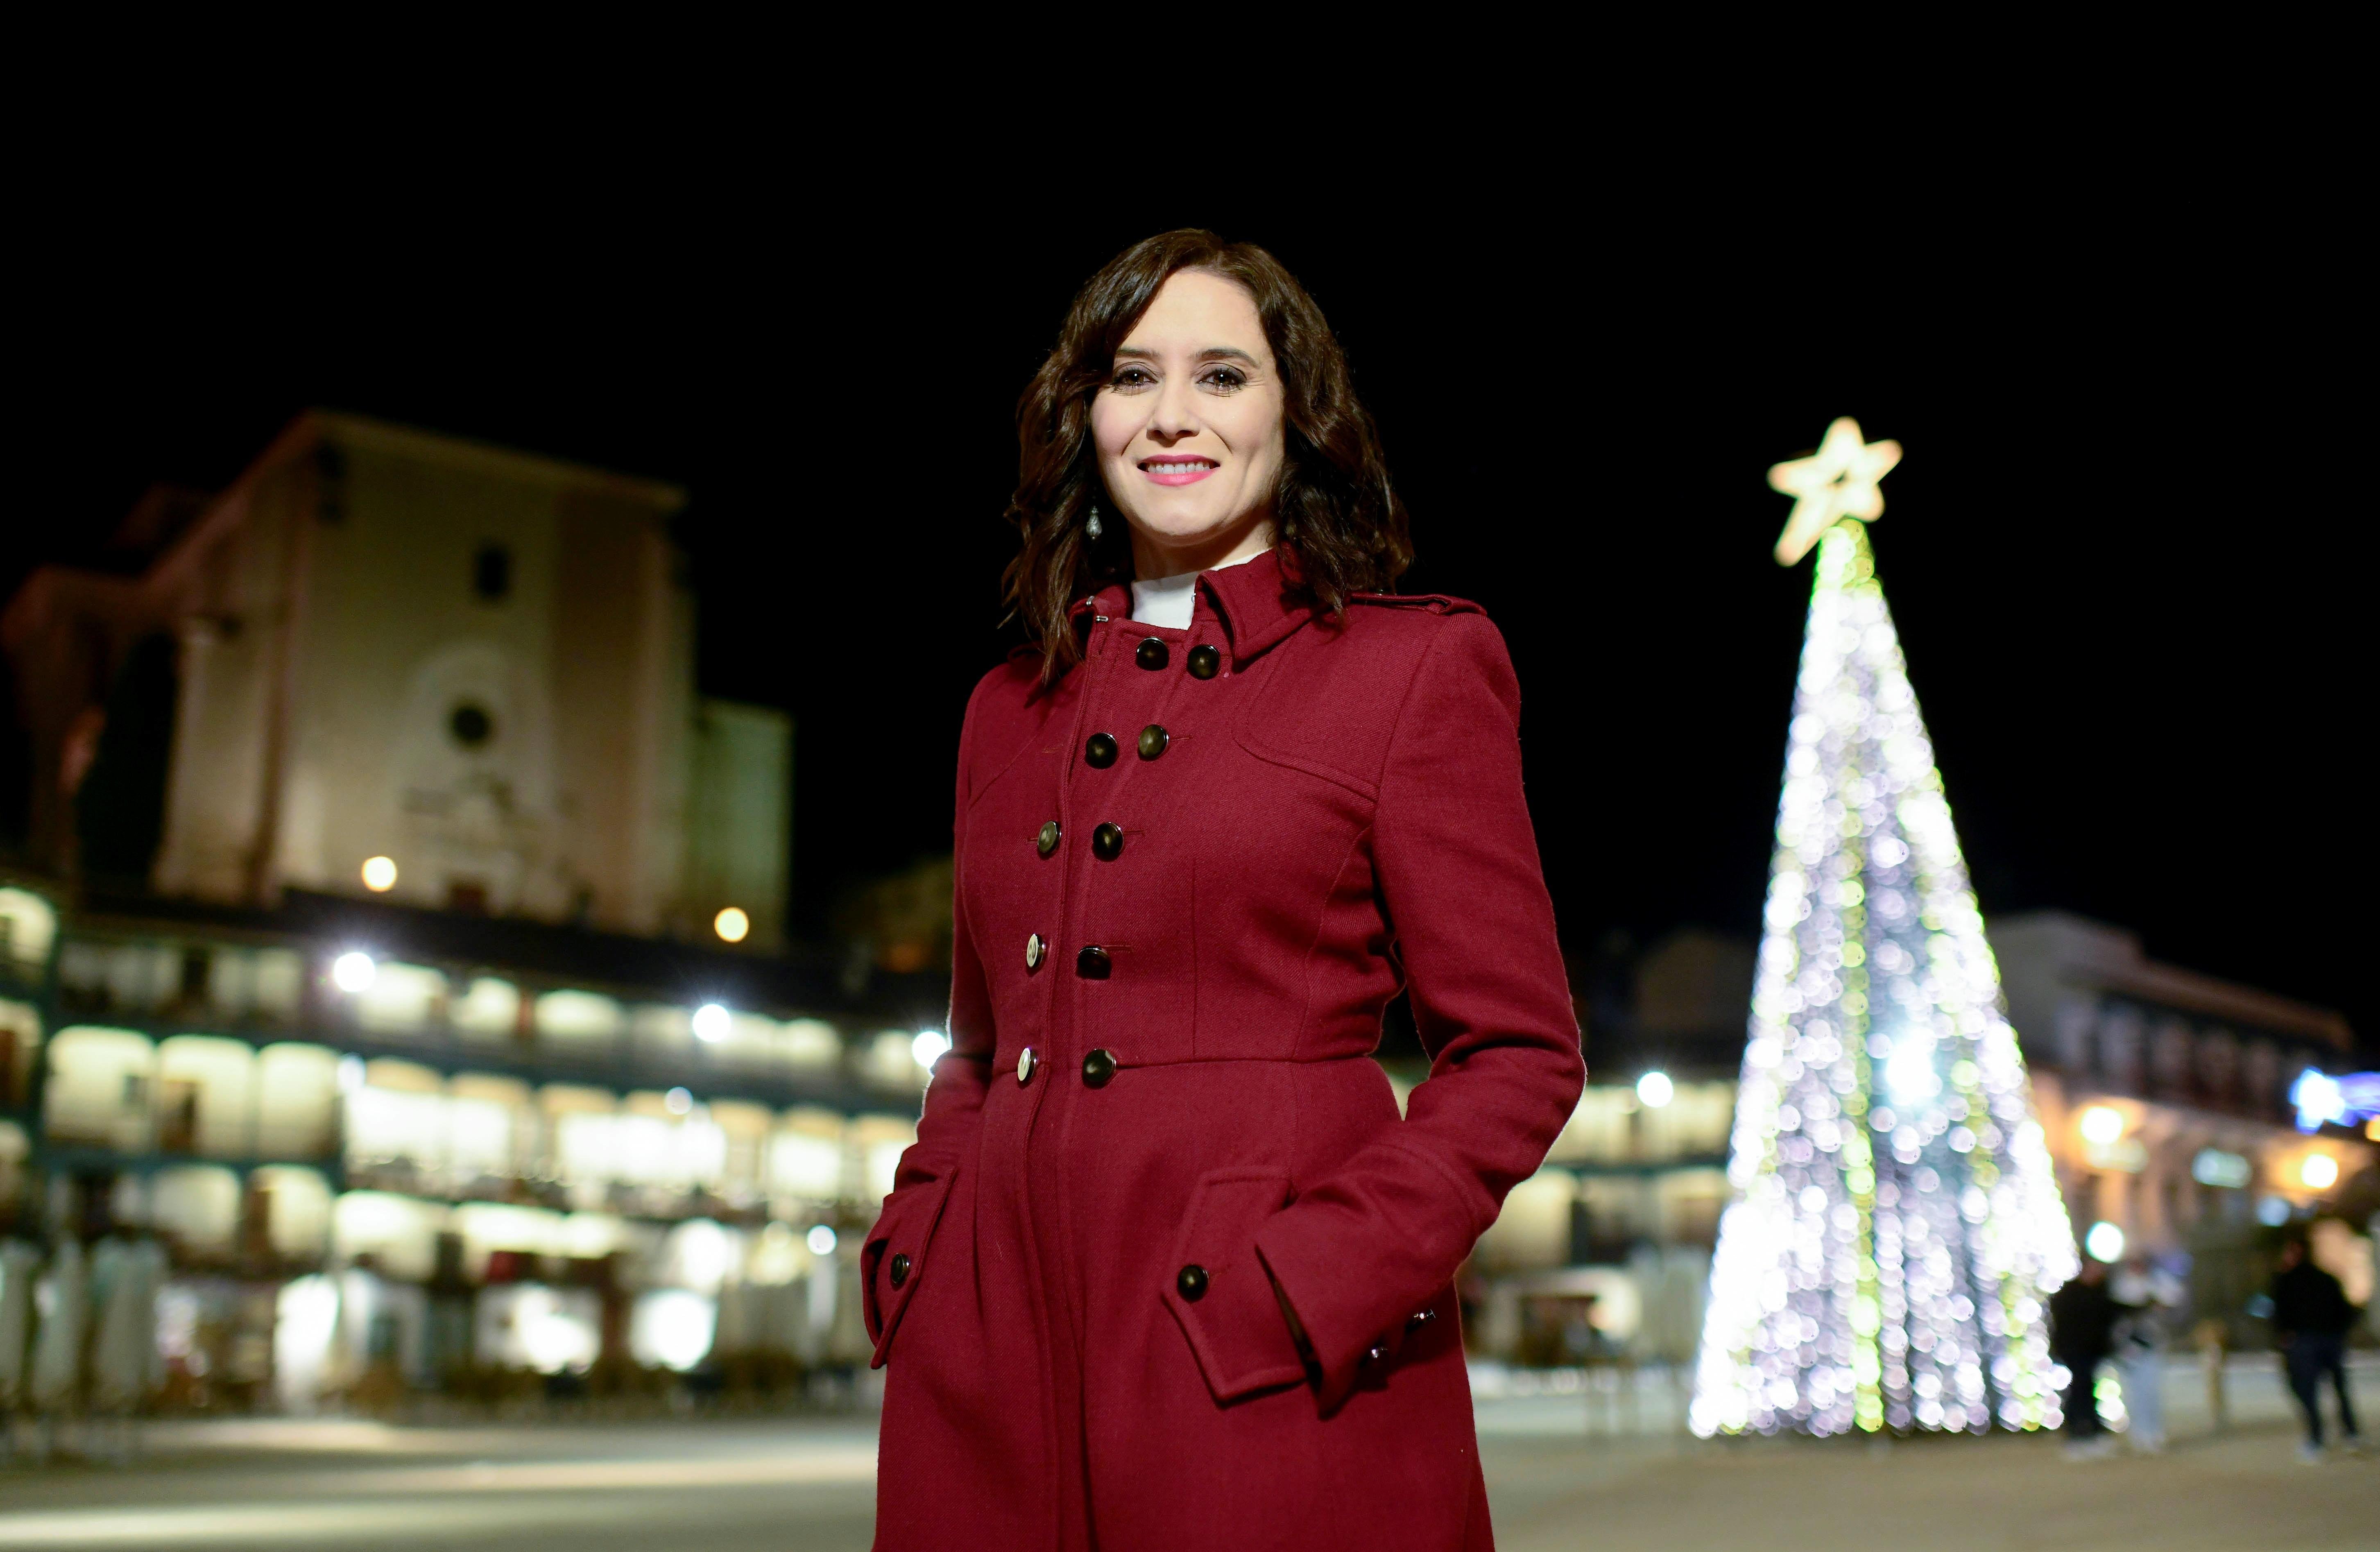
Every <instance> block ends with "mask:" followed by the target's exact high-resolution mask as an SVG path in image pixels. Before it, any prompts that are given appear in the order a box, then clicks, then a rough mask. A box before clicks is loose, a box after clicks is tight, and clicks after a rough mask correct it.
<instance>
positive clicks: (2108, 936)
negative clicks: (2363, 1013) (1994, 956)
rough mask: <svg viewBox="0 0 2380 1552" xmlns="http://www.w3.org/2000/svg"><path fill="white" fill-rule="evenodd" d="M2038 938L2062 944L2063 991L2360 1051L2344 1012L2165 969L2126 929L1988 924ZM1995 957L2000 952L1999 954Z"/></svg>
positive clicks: (2026, 920)
mask: <svg viewBox="0 0 2380 1552" xmlns="http://www.w3.org/2000/svg"><path fill="white" fill-rule="evenodd" d="M2039 934H2051V935H2054V936H2055V937H2056V938H2057V940H2058V947H2059V949H2060V951H2061V952H2058V954H2057V955H2056V956H2055V957H2056V972H2057V976H2058V980H2059V982H2060V983H2061V984H2064V985H2067V986H2072V987H2081V988H2090V989H2095V990H2099V991H2107V992H2113V993H2116V994H2117V995H2119V996H2130V997H2137V998H2139V999H2141V1000H2143V1001H2147V1002H2155V1003H2157V1004H2159V1005H2161V1006H2165V1007H2169V1008H2173V1009H2177V1010H2179V1011H2181V1012H2192V1013H2200V1014H2203V1015H2204V1016H2206V1017H2208V1018H2215V1019H2224V1020H2228V1021H2231V1022H2234V1023H2238V1024H2242V1025H2250V1026H2251V1027H2253V1028H2255V1029H2259V1030H2263V1031H2265V1032H2266V1033H2269V1034H2276V1035H2294V1036H2298V1037H2301V1038H2306V1039H2313V1040H2319V1041H2321V1042H2323V1043H2324V1044H2325V1045H2329V1046H2335V1047H2337V1048H2338V1049H2339V1050H2341V1051H2346V1052H2352V1051H2353V1050H2354V1049H2355V1034H2354V1031H2353V1030H2352V1029H2351V1028H2350V1026H2349V1025H2348V1022H2347V1016H2346V1015H2345V1014H2344V1013H2340V1012H2337V1011H2335V1010H2333V1009H2329V1008H2321V1007H2316V1006H2314V1005H2313V1003H2310V1002H2300V1001H2298V1000H2295V999H2294V998H2289V997H2283V996H2280V995H2279V994H2278V993H2276V992H2269V991H2263V990H2259V989H2258V988H2254V987H2248V986H2241V985H2240V984H2239V983H2238V982H2236V981H2227V980H2223V979H2221V978H2220V977H2218V976H2208V975H2203V974H2201V973H2200V972H2198V971H2195V970H2184V969H2182V968H2181V967H2180V966H2179V965H2173V964H2159V963H2157V962H2156V961H2155V960H2153V959H2151V958H2149V957H2148V955H2147V954H2146V953H2145V952H2143V949H2142V947H2141V939H2140V935H2139V934H2138V933H2136V932H2132V931H2130V930H2129V929H2127V928H2120V927H2116V926H2112V925H2110V924H2108V923H2107V922H2101V921H2095V920H2093V919H2092V918H2090V917H2088V916H2083V915H2075V914H2074V913H2072V912H2070V911H2028V912H2024V913H2022V914H2021V915H2011V916H2002V917H2000V918H1998V920H1996V921H1995V922H1993V923H1992V925H1991V935H1992V936H1993V937H1994V938H1998V939H2002V940H2010V939H2018V938H2024V937H2030V936H2034V935H2039ZM1994 952H1995V953H1997V952H1998V949H1997V947H1996V948H1995V950H1994Z"/></svg>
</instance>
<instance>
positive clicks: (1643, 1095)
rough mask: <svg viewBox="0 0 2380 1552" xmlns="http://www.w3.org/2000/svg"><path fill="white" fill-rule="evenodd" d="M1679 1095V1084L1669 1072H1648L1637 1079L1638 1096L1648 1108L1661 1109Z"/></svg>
mask: <svg viewBox="0 0 2380 1552" xmlns="http://www.w3.org/2000/svg"><path fill="white" fill-rule="evenodd" d="M1636 1097H1637V1098H1638V1099H1640V1100H1642V1101H1643V1102H1644V1104H1645V1108H1646V1109H1655V1110H1658V1109H1660V1108H1661V1107H1662V1106H1664V1105H1666V1104H1668V1103H1669V1102H1670V1100H1672V1099H1674V1098H1676V1097H1678V1085H1675V1084H1673V1083H1671V1082H1670V1074H1669V1073H1645V1075H1644V1076H1643V1077H1641V1078H1638V1079H1637V1080H1636Z"/></svg>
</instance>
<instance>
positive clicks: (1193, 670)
mask: <svg viewBox="0 0 2380 1552" xmlns="http://www.w3.org/2000/svg"><path fill="white" fill-rule="evenodd" d="M1142 666H1143V667H1147V664H1143V665H1142ZM1222 668H1223V654H1222V653H1220V652H1218V651H1217V650H1215V649H1213V648H1212V647H1193V648H1191V649H1190V677H1191V678H1193V679H1212V678H1213V677H1214V676H1215V675H1216V674H1218V673H1221V672H1222Z"/></svg>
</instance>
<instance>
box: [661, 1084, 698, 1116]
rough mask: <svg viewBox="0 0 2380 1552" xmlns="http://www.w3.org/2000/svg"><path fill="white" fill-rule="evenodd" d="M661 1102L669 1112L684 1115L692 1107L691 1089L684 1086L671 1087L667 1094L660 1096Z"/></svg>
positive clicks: (692, 1096) (692, 1095)
mask: <svg viewBox="0 0 2380 1552" xmlns="http://www.w3.org/2000/svg"><path fill="white" fill-rule="evenodd" d="M662 1105H663V1107H665V1108H666V1109H668V1110H669V1113H670V1114H672V1115H684V1114H686V1112H687V1111H688V1110H690V1109H694V1094H693V1091H692V1090H690V1089H684V1088H673V1089H671V1090H670V1091H669V1092H668V1093H667V1094H664V1095H662Z"/></svg>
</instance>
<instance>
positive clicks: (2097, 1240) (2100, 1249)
mask: <svg viewBox="0 0 2380 1552" xmlns="http://www.w3.org/2000/svg"><path fill="white" fill-rule="evenodd" d="M2083 1249H2084V1250H2087V1251H2089V1252H2090V1253H2091V1259H2092V1260H2094V1261H2106V1262H2108V1263H2110V1264H2113V1263H2115V1262H2118V1261H2121V1260H2122V1259H2123V1258H2124V1231H2122V1230H2121V1229H2119V1228H2117V1227H2116V1226H2115V1225H2114V1224H2112V1223H2109V1222H2107V1220H2106V1219H2101V1220H2100V1221H2098V1222H2096V1223H2094V1224H2093V1225H2091V1231H2090V1232H2089V1233H2087V1234H2085V1235H2083Z"/></svg>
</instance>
